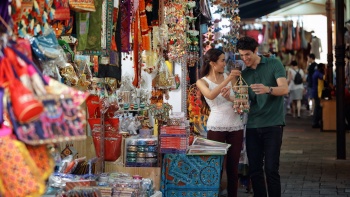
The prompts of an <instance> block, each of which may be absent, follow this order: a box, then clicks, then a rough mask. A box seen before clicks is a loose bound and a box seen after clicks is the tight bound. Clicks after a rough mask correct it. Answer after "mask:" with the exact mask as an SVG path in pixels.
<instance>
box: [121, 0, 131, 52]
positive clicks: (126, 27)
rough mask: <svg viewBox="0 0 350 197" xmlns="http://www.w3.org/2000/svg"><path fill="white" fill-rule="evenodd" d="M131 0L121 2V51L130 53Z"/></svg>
mask: <svg viewBox="0 0 350 197" xmlns="http://www.w3.org/2000/svg"><path fill="white" fill-rule="evenodd" d="M130 10H131V0H122V1H121V2H120V13H121V14H120V17H121V30H120V33H121V39H120V41H121V52H126V53H128V52H129V51H130V39H129V37H130V21H131V19H130V17H131V16H130V14H131V11H130Z"/></svg>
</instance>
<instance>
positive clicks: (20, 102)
mask: <svg viewBox="0 0 350 197" xmlns="http://www.w3.org/2000/svg"><path fill="white" fill-rule="evenodd" d="M1 70H2V73H3V74H2V76H1V78H2V80H3V81H4V82H9V83H8V89H9V92H10V98H11V103H12V105H11V110H12V111H13V116H14V118H15V119H16V121H18V122H30V121H32V120H35V119H37V118H38V117H39V116H40V114H41V113H42V112H43V109H44V108H43V105H42V103H41V102H40V101H39V100H38V99H36V98H35V96H34V94H33V93H32V92H31V91H30V90H29V89H28V88H26V87H25V86H24V85H23V84H22V83H21V81H20V80H19V79H17V78H16V77H15V73H14V71H13V68H12V67H11V65H10V61H9V60H8V58H3V59H2V61H1ZM4 75H6V77H5V76H4ZM4 78H6V79H5V80H4Z"/></svg>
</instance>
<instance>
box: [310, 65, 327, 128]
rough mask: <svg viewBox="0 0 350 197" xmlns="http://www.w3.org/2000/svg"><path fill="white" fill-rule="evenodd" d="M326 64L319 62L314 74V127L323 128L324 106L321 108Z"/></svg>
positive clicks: (312, 92)
mask: <svg viewBox="0 0 350 197" xmlns="http://www.w3.org/2000/svg"><path fill="white" fill-rule="evenodd" d="M325 68H326V66H325V64H322V63H320V64H318V65H317V70H316V71H315V72H314V74H313V75H312V84H313V86H312V90H311V95H312V99H313V100H314V101H315V108H314V115H313V119H312V128H321V119H322V108H321V96H322V90H323V88H324V79H325Z"/></svg>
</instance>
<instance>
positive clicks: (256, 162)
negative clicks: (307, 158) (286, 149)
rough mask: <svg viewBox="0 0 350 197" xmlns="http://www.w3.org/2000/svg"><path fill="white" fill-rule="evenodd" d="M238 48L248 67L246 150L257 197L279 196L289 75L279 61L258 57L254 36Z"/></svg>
mask: <svg viewBox="0 0 350 197" xmlns="http://www.w3.org/2000/svg"><path fill="white" fill-rule="evenodd" d="M237 49H238V51H239V53H240V56H241V59H242V60H243V61H244V63H245V65H246V66H247V68H246V69H244V70H243V71H242V77H243V79H244V80H245V81H246V82H247V83H248V85H250V88H249V99H250V102H251V103H250V104H251V106H250V111H249V114H248V122H247V130H246V147H247V155H248V161H249V173H250V178H251V181H252V186H253V192H254V196H259V197H265V196H267V195H268V196H269V197H280V196H281V180H280V175H279V160H280V150H281V145H282V135H283V126H284V125H285V116H284V109H283V108H284V102H283V96H284V95H286V94H288V83H287V79H286V72H285V69H284V67H283V65H282V63H281V62H280V61H279V60H277V59H275V58H266V57H264V56H259V55H258V54H257V52H258V43H257V41H256V40H254V39H253V38H251V37H242V38H240V39H239V40H238V42H237ZM263 168H264V169H263ZM264 171H265V175H266V185H267V189H266V185H265V176H264Z"/></svg>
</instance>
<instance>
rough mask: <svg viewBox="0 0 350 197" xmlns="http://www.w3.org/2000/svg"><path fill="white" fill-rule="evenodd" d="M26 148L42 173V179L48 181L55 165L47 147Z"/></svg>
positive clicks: (28, 146)
mask: <svg viewBox="0 0 350 197" xmlns="http://www.w3.org/2000/svg"><path fill="white" fill-rule="evenodd" d="M26 147H27V150H28V152H29V154H30V156H31V158H32V159H33V161H34V163H35V165H36V167H37V169H38V171H39V173H40V177H41V178H43V179H44V180H46V179H48V178H49V176H50V175H51V173H52V171H53V169H54V167H55V163H54V160H53V157H52V156H51V154H50V153H49V149H48V148H47V146H46V145H40V146H30V145H27V146H26Z"/></svg>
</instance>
